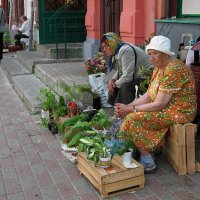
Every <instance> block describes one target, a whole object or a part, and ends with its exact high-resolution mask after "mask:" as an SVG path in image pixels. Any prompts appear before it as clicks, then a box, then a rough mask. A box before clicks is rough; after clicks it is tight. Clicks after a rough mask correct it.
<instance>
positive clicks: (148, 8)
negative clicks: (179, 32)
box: [84, 0, 166, 59]
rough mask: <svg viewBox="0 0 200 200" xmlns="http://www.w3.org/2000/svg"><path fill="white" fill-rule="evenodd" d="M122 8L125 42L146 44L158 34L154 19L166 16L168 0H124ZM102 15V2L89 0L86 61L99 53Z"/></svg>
mask: <svg viewBox="0 0 200 200" xmlns="http://www.w3.org/2000/svg"><path fill="white" fill-rule="evenodd" d="M122 8H123V10H122V13H121V17H120V35H121V37H122V39H123V40H124V41H126V42H130V43H133V44H144V42H145V39H148V38H149V36H150V35H151V34H152V33H153V32H156V27H155V23H154V19H160V18H164V17H165V16H166V13H165V10H166V0H123V5H122ZM100 13H101V12H100V0H87V14H86V17H85V19H86V29H87V39H86V41H85V43H84V58H85V59H87V58H88V57H93V55H94V54H96V52H97V51H98V47H97V45H99V40H100ZM105 20H106V19H105Z"/></svg>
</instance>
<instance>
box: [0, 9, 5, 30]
mask: <svg viewBox="0 0 200 200" xmlns="http://www.w3.org/2000/svg"><path fill="white" fill-rule="evenodd" d="M3 32H5V17H4V10H3V9H2V8H0V33H3Z"/></svg>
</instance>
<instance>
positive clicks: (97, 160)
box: [78, 132, 111, 168]
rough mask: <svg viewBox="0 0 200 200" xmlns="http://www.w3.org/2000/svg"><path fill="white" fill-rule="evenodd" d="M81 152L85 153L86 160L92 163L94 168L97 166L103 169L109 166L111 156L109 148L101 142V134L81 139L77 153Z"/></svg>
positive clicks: (97, 133)
mask: <svg viewBox="0 0 200 200" xmlns="http://www.w3.org/2000/svg"><path fill="white" fill-rule="evenodd" d="M82 151H83V152H86V153H87V158H88V159H89V160H91V161H93V162H94V164H95V166H97V165H98V164H99V165H100V166H101V167H103V168H107V167H109V166H110V161H111V154H110V152H109V148H108V147H107V146H105V144H104V142H103V137H102V133H100V132H96V134H95V135H94V136H92V137H83V138H81V139H80V140H79V145H78V152H82Z"/></svg>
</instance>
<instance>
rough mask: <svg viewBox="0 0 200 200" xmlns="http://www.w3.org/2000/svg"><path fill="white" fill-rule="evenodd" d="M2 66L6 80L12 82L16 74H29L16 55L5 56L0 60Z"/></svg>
mask: <svg viewBox="0 0 200 200" xmlns="http://www.w3.org/2000/svg"><path fill="white" fill-rule="evenodd" d="M1 64H2V68H3V69H4V71H5V72H6V75H7V77H8V80H9V81H10V83H11V84H12V83H13V80H12V79H13V77H14V76H18V75H25V74H30V73H31V72H30V71H28V70H27V69H26V68H25V67H24V66H23V65H22V63H21V62H19V60H18V59H17V58H16V57H7V58H4V59H3V60H2V63H1Z"/></svg>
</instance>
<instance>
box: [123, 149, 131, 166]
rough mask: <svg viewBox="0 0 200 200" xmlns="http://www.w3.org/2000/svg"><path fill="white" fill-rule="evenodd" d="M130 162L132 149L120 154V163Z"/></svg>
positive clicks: (126, 163)
mask: <svg viewBox="0 0 200 200" xmlns="http://www.w3.org/2000/svg"><path fill="white" fill-rule="evenodd" d="M131 163H132V150H131V151H129V152H126V153H124V154H123V155H122V165H130V164H131Z"/></svg>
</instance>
